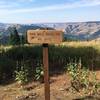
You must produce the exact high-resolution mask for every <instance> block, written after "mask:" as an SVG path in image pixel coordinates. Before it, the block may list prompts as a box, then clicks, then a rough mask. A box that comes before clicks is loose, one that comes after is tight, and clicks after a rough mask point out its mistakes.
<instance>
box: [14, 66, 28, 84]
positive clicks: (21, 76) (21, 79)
mask: <svg viewBox="0 0 100 100" xmlns="http://www.w3.org/2000/svg"><path fill="white" fill-rule="evenodd" d="M15 74H16V75H15V80H16V81H17V82H18V84H20V85H23V84H25V83H26V82H28V71H27V70H26V69H23V68H22V69H21V70H20V71H15Z"/></svg>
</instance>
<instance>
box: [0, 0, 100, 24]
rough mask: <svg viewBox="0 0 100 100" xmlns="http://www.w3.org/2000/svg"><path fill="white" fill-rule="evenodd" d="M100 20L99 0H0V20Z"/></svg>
mask: <svg viewBox="0 0 100 100" xmlns="http://www.w3.org/2000/svg"><path fill="white" fill-rule="evenodd" d="M83 21H100V0H0V22H4V23H42V22H47V23H48V22H83Z"/></svg>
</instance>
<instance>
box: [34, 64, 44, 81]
mask: <svg viewBox="0 0 100 100" xmlns="http://www.w3.org/2000/svg"><path fill="white" fill-rule="evenodd" d="M43 77H44V72H43V66H42V64H41V65H40V66H37V67H36V71H35V80H39V81H41V82H43Z"/></svg>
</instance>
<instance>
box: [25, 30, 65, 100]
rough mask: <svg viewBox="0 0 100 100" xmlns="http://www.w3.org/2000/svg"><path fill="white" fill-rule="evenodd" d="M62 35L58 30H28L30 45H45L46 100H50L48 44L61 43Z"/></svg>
mask: <svg viewBox="0 0 100 100" xmlns="http://www.w3.org/2000/svg"><path fill="white" fill-rule="evenodd" d="M62 33H63V32H62V31H57V30H28V31H27V40H28V42H29V43H32V44H33V43H36V44H43V66H44V83H45V100H50V83H49V62H48V44H59V43H61V42H62V37H63V34H62Z"/></svg>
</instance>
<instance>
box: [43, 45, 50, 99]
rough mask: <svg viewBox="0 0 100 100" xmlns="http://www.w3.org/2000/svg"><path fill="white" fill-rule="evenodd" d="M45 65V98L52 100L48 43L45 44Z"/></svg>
mask: <svg viewBox="0 0 100 100" xmlns="http://www.w3.org/2000/svg"><path fill="white" fill-rule="evenodd" d="M43 66H44V84H45V100H50V84H49V63H48V44H43Z"/></svg>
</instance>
